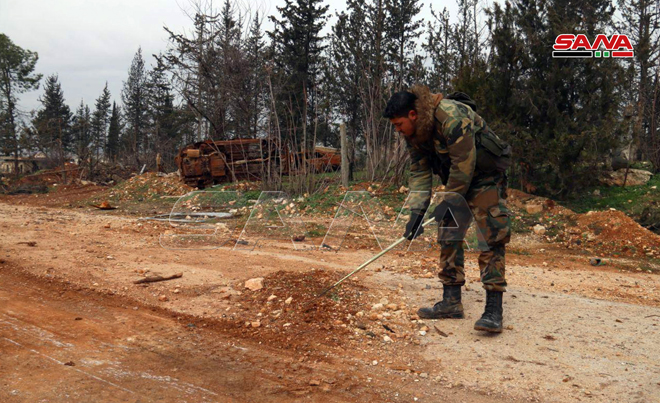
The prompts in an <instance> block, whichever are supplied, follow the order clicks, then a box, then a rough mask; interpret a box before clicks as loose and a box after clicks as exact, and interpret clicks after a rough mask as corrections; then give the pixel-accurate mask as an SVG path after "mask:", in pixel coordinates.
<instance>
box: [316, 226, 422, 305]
mask: <svg viewBox="0 0 660 403" xmlns="http://www.w3.org/2000/svg"><path fill="white" fill-rule="evenodd" d="M433 221H435V218H430V219H429V220H428V221H426V222H425V223H422V227H426V226H427V225H429V224H430V223H432V222H433ZM406 239H407V238H406V237H401V238H399V239H398V240H396V241H395V242H394V243H393V244H392V245H390V246H388V247H387V248H385V249H383V250H382V251H380V252H379V253H378V254H376V255H374V256H372V257H371V258H370V259H369V260H367V261H366V262H364V263H362V264H361V265H360V266H359V267H358V268H357V269H355V270H353V271H352V272H350V273H348V274H347V275H345V276H344V277H343V278H342V279H341V280H339V281H337V282H336V283H334V284H333V285H331V286H330V287H328V288H327V289H326V290H324V291H323V292H322V293H320V294H319V297H322V296H324V295H325V294H327V293H328V292H329V291H330V290H332V289H334V288H335V287H337V286H338V285H339V284H341V283H343V282H344V281H346V280H348V279H349V278H351V276H353V275H354V274H356V273H358V272H359V271H360V270H362V269H364V268H365V267H367V266H369V265H370V264H371V263H373V262H374V261H376V260H378V259H379V258H380V257H381V256H383V255H384V254H386V253H387V252H389V251H391V250H392V249H394V248H396V247H397V246H398V245H399V244H400V243H401V242H403V241H405V240H406Z"/></svg>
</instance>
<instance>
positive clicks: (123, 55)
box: [0, 0, 457, 111]
mask: <svg viewBox="0 0 660 403" xmlns="http://www.w3.org/2000/svg"><path fill="white" fill-rule="evenodd" d="M222 3H223V1H215V2H214V6H215V7H217V8H220V6H221V5H222ZM232 3H237V2H236V1H234V0H232ZM283 3H284V1H283V0H275V1H273V2H267V1H259V0H251V1H248V0H244V1H242V2H240V4H243V6H242V8H243V9H247V7H249V8H250V9H251V10H257V9H258V10H260V14H266V15H270V14H275V13H276V12H277V10H276V8H275V7H276V6H278V5H282V4H283ZM429 3H430V1H425V2H424V7H423V12H422V14H421V17H422V18H424V19H427V20H429V19H430V17H431V13H430V7H429ZM325 4H329V5H330V10H329V11H330V14H331V15H332V16H333V17H334V15H335V12H336V11H341V10H343V9H344V7H345V0H326V2H325ZM433 7H434V8H435V9H441V8H442V7H447V9H449V10H450V13H451V14H452V17H455V14H456V12H455V11H456V9H457V7H456V5H455V1H454V0H450V1H448V2H446V3H445V2H440V1H437V0H435V1H434V2H433ZM190 10H191V6H190V2H189V0H105V1H99V0H0V32H2V33H4V34H6V35H7V36H9V38H10V39H11V40H12V41H13V42H14V43H15V44H16V45H18V46H20V47H22V48H24V49H29V50H31V51H36V52H38V53H39V61H38V62H37V67H36V70H37V72H38V73H42V74H43V75H44V78H45V77H46V76H48V75H50V74H54V73H56V74H58V75H59V80H60V83H61V84H62V89H63V91H64V97H65V99H66V102H67V103H68V104H69V106H70V107H71V109H72V111H75V109H76V108H77V106H78V104H80V101H81V99H82V100H84V102H85V103H86V104H88V105H89V106H90V108H93V106H94V101H95V100H96V98H97V97H98V96H99V95H100V93H101V91H102V90H103V86H104V85H105V82H106V81H107V82H108V88H109V89H110V93H111V94H112V99H113V100H114V101H117V103H118V104H119V103H121V98H120V92H121V88H122V82H123V81H124V80H126V77H127V74H128V73H127V72H128V68H129V67H130V63H131V60H132V59H133V56H134V55H135V52H136V51H137V49H138V47H140V46H141V47H142V53H143V55H144V57H145V60H146V63H147V66H150V65H151V64H152V63H153V57H152V54H154V53H159V52H160V51H164V50H165V48H166V46H167V33H166V32H165V31H164V30H163V26H167V27H169V28H170V29H171V30H173V31H175V32H183V31H184V30H185V31H187V30H189V29H190V28H191V27H192V23H191V21H190V18H189V17H188V16H187V15H186V11H190ZM333 22H334V18H331V19H330V20H329V23H328V24H327V26H326V29H325V31H329V29H330V26H331V24H332V23H333ZM270 27H271V24H270V23H269V21H264V26H263V28H264V29H269V28H270ZM43 81H44V80H42V85H41V86H40V88H39V90H37V91H33V92H30V93H26V94H23V95H21V97H20V101H19V106H20V108H21V110H23V111H29V110H31V109H37V108H39V107H40V103H39V102H38V98H39V97H40V96H41V94H42V93H43Z"/></svg>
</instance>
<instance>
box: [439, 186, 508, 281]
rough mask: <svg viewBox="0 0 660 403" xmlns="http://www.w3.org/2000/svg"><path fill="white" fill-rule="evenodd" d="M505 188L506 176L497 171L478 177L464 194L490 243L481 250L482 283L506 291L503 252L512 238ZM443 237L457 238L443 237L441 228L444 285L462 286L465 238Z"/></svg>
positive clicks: (478, 224)
mask: <svg viewBox="0 0 660 403" xmlns="http://www.w3.org/2000/svg"><path fill="white" fill-rule="evenodd" d="M505 192H506V181H505V180H504V176H503V175H496V176H487V177H475V178H474V179H473V180H472V183H471V184H470V188H469V190H468V192H467V194H466V195H465V200H466V201H467V204H468V206H469V207H470V210H471V213H472V216H473V217H474V220H475V222H476V226H477V231H479V234H481V237H480V239H482V240H483V241H485V243H486V244H487V247H483V248H481V249H482V251H481V253H480V254H479V270H480V272H481V282H482V284H483V287H484V288H485V289H486V290H489V291H506V279H505V260H504V252H505V246H506V244H507V243H508V242H509V240H510V239H511V224H510V212H509V210H508V208H507V207H506V201H505V198H506V193H505ZM445 219H447V216H445ZM444 226H445V227H447V226H449V225H444ZM441 227H442V226H441ZM443 239H455V238H447V237H444V236H443V230H442V229H439V231H438V243H439V244H440V269H441V271H440V273H439V274H438V277H440V281H441V282H442V283H443V284H444V285H461V286H462V285H464V284H465V266H464V252H463V243H464V242H463V241H462V240H461V241H458V240H451V241H446V240H443ZM484 246H485V245H484Z"/></svg>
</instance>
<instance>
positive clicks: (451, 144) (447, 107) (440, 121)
mask: <svg viewBox="0 0 660 403" xmlns="http://www.w3.org/2000/svg"><path fill="white" fill-rule="evenodd" d="M410 91H411V92H412V93H413V94H415V95H416V96H417V101H415V110H416V111H417V115H418V118H417V121H416V124H415V126H416V129H415V134H413V136H411V139H410V140H408V139H407V141H406V143H407V145H408V151H409V153H410V179H409V182H408V186H409V188H410V191H411V192H415V191H417V193H412V196H411V198H410V200H409V207H410V209H412V210H417V211H419V210H423V209H425V208H427V207H428V203H429V200H430V197H431V188H432V184H433V173H436V174H438V175H440V178H441V179H442V183H443V184H444V185H445V191H446V192H456V193H458V194H460V195H462V196H465V194H466V193H467V191H468V189H469V187H470V183H471V182H472V178H473V177H474V175H475V170H476V162H477V153H476V146H475V137H476V135H477V133H478V132H480V131H488V130H489V129H488V125H487V124H486V122H485V121H484V120H483V119H482V118H481V116H479V115H477V113H476V112H474V111H473V110H472V109H471V108H470V107H468V106H466V105H464V104H462V103H460V102H457V101H453V100H449V99H442V96H441V95H439V94H438V95H435V94H431V93H430V91H429V89H428V88H427V87H425V86H414V87H413V88H411V89H410Z"/></svg>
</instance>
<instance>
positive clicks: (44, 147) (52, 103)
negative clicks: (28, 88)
mask: <svg viewBox="0 0 660 403" xmlns="http://www.w3.org/2000/svg"><path fill="white" fill-rule="evenodd" d="M39 102H40V103H41V105H42V108H41V109H40V110H39V111H37V115H36V117H35V118H34V119H33V121H32V125H33V127H34V129H35V134H36V139H35V140H36V145H37V147H38V148H39V149H40V150H41V151H42V152H44V153H45V154H46V155H48V156H49V157H50V158H51V159H56V160H58V163H59V164H62V163H63V162H64V160H65V158H66V153H67V152H69V151H73V141H72V136H71V118H72V114H71V110H70V109H69V106H68V105H67V104H66V102H65V100H64V92H63V91H62V85H61V84H60V82H59V79H58V76H57V74H53V75H51V76H49V77H48V78H47V79H46V84H45V86H44V94H43V96H42V97H40V98H39Z"/></svg>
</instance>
